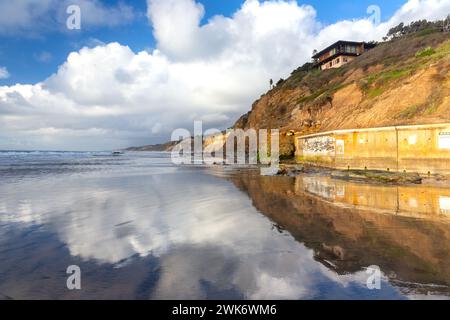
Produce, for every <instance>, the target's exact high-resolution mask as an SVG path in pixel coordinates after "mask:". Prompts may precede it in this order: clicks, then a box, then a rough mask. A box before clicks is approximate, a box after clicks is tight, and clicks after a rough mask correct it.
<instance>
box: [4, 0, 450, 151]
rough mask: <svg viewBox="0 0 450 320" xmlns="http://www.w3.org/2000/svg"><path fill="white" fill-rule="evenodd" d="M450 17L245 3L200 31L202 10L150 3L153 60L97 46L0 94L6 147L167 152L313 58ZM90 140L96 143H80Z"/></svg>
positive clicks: (443, 9) (432, 7)
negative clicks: (398, 28) (378, 17)
mask: <svg viewBox="0 0 450 320" xmlns="http://www.w3.org/2000/svg"><path fill="white" fill-rule="evenodd" d="M448 12H450V2H449V1H448V0H410V1H408V2H407V3H406V4H405V5H404V6H403V7H401V8H400V9H399V11H397V12H396V13H395V14H394V16H393V17H392V18H391V19H389V20H388V21H385V22H383V23H381V24H379V25H374V24H373V22H372V20H371V19H370V18H369V17H367V18H366V19H358V20H345V21H339V22H336V23H334V24H331V25H327V26H324V25H322V24H321V23H320V22H319V21H318V20H317V17H316V11H315V9H314V8H313V7H312V6H309V5H300V4H298V3H297V2H296V1H265V2H259V1H257V0H247V1H245V2H244V3H243V5H242V7H241V8H239V9H238V10H237V11H236V12H235V13H234V14H233V15H232V16H231V17H224V16H215V17H212V18H211V19H210V20H209V21H207V22H206V23H203V24H202V23H201V21H202V18H203V16H204V13H205V10H204V8H203V6H202V5H201V4H200V3H197V2H195V1H194V0H148V12H147V15H148V18H149V21H150V23H151V24H152V26H153V34H154V38H155V40H156V49H154V50H153V51H142V52H137V53H136V52H133V51H132V50H131V49H130V48H129V47H127V46H124V45H121V44H119V43H109V44H105V45H103V44H99V45H98V46H96V47H94V48H83V49H81V50H80V51H78V52H73V53H71V54H70V55H69V56H68V58H67V61H66V62H65V63H64V64H63V65H61V66H60V68H59V70H58V71H57V72H56V73H55V74H54V75H52V76H51V77H50V78H48V79H45V80H43V81H42V82H40V83H37V84H34V85H15V86H9V87H0V125H1V129H0V137H2V143H3V145H2V146H0V147H3V148H9V147H12V146H14V145H16V146H17V144H23V145H27V144H30V143H31V144H34V145H35V146H36V147H41V146H42V145H43V144H42V141H43V140H42V139H43V138H44V137H46V139H47V140H46V141H47V143H48V141H52V143H53V145H52V146H48V145H47V144H45V147H48V148H52V147H59V146H60V145H62V146H66V148H77V149H88V148H89V149H92V148H102V147H103V148H109V147H112V148H114V147H125V146H127V145H130V144H133V145H136V144H142V143H153V142H161V141H163V140H165V139H167V138H168V137H169V136H170V132H171V131H172V130H173V129H175V128H177V127H186V128H191V127H192V122H193V121H194V120H204V121H205V122H206V123H205V126H208V127H218V128H225V127H227V126H229V125H231V124H232V123H233V122H234V121H235V120H236V119H237V117H238V116H239V115H241V114H242V113H244V112H246V111H248V109H249V108H250V105H251V103H252V101H253V100H254V99H256V98H257V97H258V96H259V95H260V94H261V93H263V92H264V91H266V90H267V87H268V79H270V78H273V79H275V80H276V79H278V78H280V77H287V76H288V75H289V73H290V72H291V71H292V70H293V69H295V68H296V67H298V66H299V65H301V64H303V63H304V62H306V61H308V60H309V59H310V56H311V52H312V51H313V49H320V48H322V47H324V46H326V45H328V44H329V43H330V42H333V41H336V40H339V39H352V40H378V39H381V37H382V36H384V35H385V34H386V32H387V31H388V29H389V28H390V27H392V26H393V25H396V24H398V22H399V21H403V22H409V21H412V20H416V19H421V18H428V19H437V18H442V17H444V16H446V15H447V13H448ZM50 128H52V129H50ZM53 129H56V130H58V134H57V135H51V132H55V131H54V130H53ZM36 130H41V131H40V132H41V133H40V134H39V135H36V132H37V131H36ZM42 130H44V131H42ZM45 130H47V131H45ZM87 130H91V132H92V133H93V135H94V136H92V137H90V139H87V138H86V137H85V136H84V135H83V134H81V132H87ZM42 132H43V133H42ZM75 133H77V134H75ZM62 137H64V140H61V139H63V138H62ZM58 143H59V144H58Z"/></svg>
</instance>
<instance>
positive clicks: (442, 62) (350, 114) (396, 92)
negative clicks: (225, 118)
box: [235, 33, 450, 156]
mask: <svg viewBox="0 0 450 320" xmlns="http://www.w3.org/2000/svg"><path fill="white" fill-rule="evenodd" d="M449 39H450V35H449V34H448V33H434V34H428V35H412V36H408V37H405V38H402V39H398V40H395V41H392V42H387V43H382V44H380V45H379V46H378V47H376V48H375V49H373V50H371V51H369V52H366V53H365V54H363V55H362V56H360V57H358V58H357V59H355V60H354V61H353V62H351V63H349V64H348V65H346V66H344V67H342V68H340V69H332V70H327V71H319V70H302V69H301V68H299V69H298V70H296V71H294V72H293V73H292V75H291V77H289V78H288V79H287V80H285V81H282V82H281V83H280V84H279V85H277V86H276V87H275V88H274V89H272V90H270V91H269V92H267V93H266V94H264V95H263V96H261V98H260V99H258V100H257V101H256V102H255V103H254V104H253V106H252V109H251V111H250V112H249V113H248V114H246V115H244V116H242V117H241V118H240V119H239V120H238V121H237V122H236V124H235V128H243V129H248V128H254V129H268V128H279V129H280V131H281V137H280V143H281V146H280V147H281V154H282V155H284V156H289V155H293V149H294V148H293V136H292V132H297V133H301V134H310V133H316V132H320V131H328V130H336V129H353V128H367V127H381V126H391V125H407V124H432V123H442V122H450V40H449Z"/></svg>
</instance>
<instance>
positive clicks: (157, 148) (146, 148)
mask: <svg viewBox="0 0 450 320" xmlns="http://www.w3.org/2000/svg"><path fill="white" fill-rule="evenodd" d="M177 143H178V142H167V143H163V144H154V145H148V146H143V147H131V148H128V149H126V151H160V152H162V151H172V149H173V147H174V146H175V145H176V144H177Z"/></svg>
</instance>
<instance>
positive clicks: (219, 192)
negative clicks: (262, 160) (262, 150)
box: [0, 152, 450, 299]
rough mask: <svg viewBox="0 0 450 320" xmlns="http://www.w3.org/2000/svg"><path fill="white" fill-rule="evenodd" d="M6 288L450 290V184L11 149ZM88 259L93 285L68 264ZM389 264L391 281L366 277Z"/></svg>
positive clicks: (137, 293) (5, 174)
mask: <svg viewBox="0 0 450 320" xmlns="http://www.w3.org/2000/svg"><path fill="white" fill-rule="evenodd" d="M0 177H1V180H0V298H3V299H8V298H12V299H22V298H31V299H48V298H50V299H75V298H76V299H109V298H111V299H172V298H173V299H222V298H224V299H381V298H384V299H386V298H387V299H404V298H430V297H431V298H447V297H448V296H450V288H449V286H450V271H449V268H448V266H449V265H450V264H449V262H450V241H449V240H450V223H449V214H448V212H450V208H449V209H448V210H447V205H448V199H450V190H449V189H442V188H423V187H420V186H419V187H387V186H379V185H360V184H352V183H348V182H343V181H337V180H331V179H329V178H326V177H321V176H300V177H296V178H289V177H262V176H260V175H259V172H258V170H255V169H248V168H247V169H233V168H229V167H211V168H207V167H175V166H173V165H172V164H171V162H170V159H169V157H168V155H166V154H158V153H129V154H126V155H124V156H119V157H112V156H110V155H109V154H108V153H58V152H53V153H48V152H34V153H20V152H19V153H17V152H9V153H5V152H0ZM69 265H78V266H79V267H80V268H81V272H82V276H81V284H82V288H81V290H73V291H71V290H68V289H67V287H66V280H67V277H68V275H67V274H66V269H67V267H68V266H69ZM373 265H376V266H379V268H380V269H381V272H382V279H381V289H380V290H369V289H368V288H367V284H366V282H367V279H368V276H369V275H368V274H367V273H366V270H367V268H368V267H369V266H373Z"/></svg>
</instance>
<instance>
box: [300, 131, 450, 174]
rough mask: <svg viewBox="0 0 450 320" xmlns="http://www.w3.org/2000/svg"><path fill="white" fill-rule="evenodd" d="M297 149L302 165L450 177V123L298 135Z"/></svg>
mask: <svg viewBox="0 0 450 320" xmlns="http://www.w3.org/2000/svg"><path fill="white" fill-rule="evenodd" d="M295 148H296V158H297V161H298V162H306V163H309V164H313V165H320V166H325V167H330V168H336V169H363V170H364V169H367V170H387V171H398V172H404V171H405V172H419V173H430V174H434V173H441V174H450V123H445V124H433V125H415V126H395V127H382V128H367V129H354V130H336V131H329V132H323V133H318V134H313V135H307V136H299V135H297V136H296V138H295Z"/></svg>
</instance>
